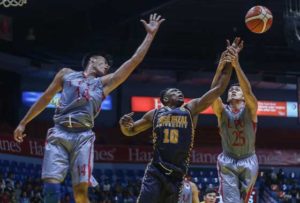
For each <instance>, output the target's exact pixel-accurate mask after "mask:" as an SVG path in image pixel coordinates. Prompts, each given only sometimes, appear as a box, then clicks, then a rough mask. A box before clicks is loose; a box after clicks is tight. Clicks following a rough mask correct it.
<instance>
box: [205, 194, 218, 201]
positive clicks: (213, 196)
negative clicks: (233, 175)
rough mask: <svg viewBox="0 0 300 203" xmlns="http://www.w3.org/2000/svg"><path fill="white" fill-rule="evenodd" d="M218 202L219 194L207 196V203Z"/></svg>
mask: <svg viewBox="0 0 300 203" xmlns="http://www.w3.org/2000/svg"><path fill="white" fill-rule="evenodd" d="M216 200H217V194H216V193H214V192H212V193H208V194H207V195H205V203H215V202H216Z"/></svg>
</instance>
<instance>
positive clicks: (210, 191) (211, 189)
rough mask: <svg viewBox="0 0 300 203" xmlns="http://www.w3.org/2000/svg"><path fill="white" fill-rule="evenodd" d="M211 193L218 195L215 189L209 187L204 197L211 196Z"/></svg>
mask: <svg viewBox="0 0 300 203" xmlns="http://www.w3.org/2000/svg"><path fill="white" fill-rule="evenodd" d="M209 193H216V194H218V193H217V191H216V190H215V189H214V188H210V187H208V188H206V190H205V191H204V193H203V195H204V196H205V195H207V194H209Z"/></svg>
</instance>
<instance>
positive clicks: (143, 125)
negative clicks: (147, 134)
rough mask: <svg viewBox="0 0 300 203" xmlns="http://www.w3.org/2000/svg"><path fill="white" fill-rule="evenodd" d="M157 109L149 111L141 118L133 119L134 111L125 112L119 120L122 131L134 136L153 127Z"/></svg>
mask: <svg viewBox="0 0 300 203" xmlns="http://www.w3.org/2000/svg"><path fill="white" fill-rule="evenodd" d="M154 112H155V109H154V110H151V111H149V112H147V113H146V114H145V115H144V116H143V117H142V118H141V119H139V120H137V121H133V119H132V116H133V112H132V113H129V114H125V115H124V116H122V118H121V119H120V121H119V124H120V127H121V131H122V133H123V134H124V135H126V136H134V135H136V134H138V133H140V132H143V131H145V130H147V129H149V128H151V127H152V121H153V115H154Z"/></svg>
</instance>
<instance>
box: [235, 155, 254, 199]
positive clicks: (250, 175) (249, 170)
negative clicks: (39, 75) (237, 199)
mask: <svg viewBox="0 0 300 203" xmlns="http://www.w3.org/2000/svg"><path fill="white" fill-rule="evenodd" d="M238 167H241V168H243V169H244V170H243V173H242V174H241V175H240V185H241V191H240V192H241V194H242V198H243V200H244V202H245V203H248V200H249V198H250V195H251V192H252V189H253V187H254V185H255V182H256V178H257V174H258V161H257V157H256V155H255V154H254V155H252V156H251V157H248V158H246V159H243V160H241V161H240V162H239V163H238Z"/></svg>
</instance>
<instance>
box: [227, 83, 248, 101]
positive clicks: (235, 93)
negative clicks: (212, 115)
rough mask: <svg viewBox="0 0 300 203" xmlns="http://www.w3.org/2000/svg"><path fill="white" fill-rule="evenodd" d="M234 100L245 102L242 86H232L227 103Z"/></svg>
mask: <svg viewBox="0 0 300 203" xmlns="http://www.w3.org/2000/svg"><path fill="white" fill-rule="evenodd" d="M233 99H235V100H244V94H243V91H242V89H241V87H240V86H232V87H230V89H229V90H228V96H227V101H228V102H230V101H231V100H233Z"/></svg>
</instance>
